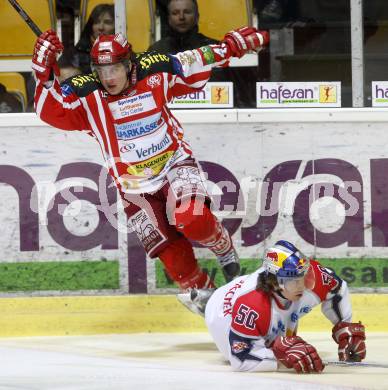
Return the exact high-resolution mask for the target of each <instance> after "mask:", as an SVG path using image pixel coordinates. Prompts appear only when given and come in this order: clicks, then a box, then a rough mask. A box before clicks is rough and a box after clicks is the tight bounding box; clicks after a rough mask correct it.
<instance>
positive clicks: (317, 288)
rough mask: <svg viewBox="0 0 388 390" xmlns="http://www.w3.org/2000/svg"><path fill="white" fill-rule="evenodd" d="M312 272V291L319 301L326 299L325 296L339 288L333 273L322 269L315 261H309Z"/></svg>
mask: <svg viewBox="0 0 388 390" xmlns="http://www.w3.org/2000/svg"><path fill="white" fill-rule="evenodd" d="M310 264H311V267H312V269H313V271H314V277H315V285H314V288H313V291H314V293H315V294H317V295H318V297H319V298H320V300H321V301H324V300H325V299H326V296H327V294H328V293H329V292H330V291H332V290H335V289H336V288H337V287H338V286H339V280H338V277H337V275H336V274H335V273H334V271H332V270H330V269H328V268H325V267H323V266H322V265H321V264H319V263H318V261H316V260H311V261H310Z"/></svg>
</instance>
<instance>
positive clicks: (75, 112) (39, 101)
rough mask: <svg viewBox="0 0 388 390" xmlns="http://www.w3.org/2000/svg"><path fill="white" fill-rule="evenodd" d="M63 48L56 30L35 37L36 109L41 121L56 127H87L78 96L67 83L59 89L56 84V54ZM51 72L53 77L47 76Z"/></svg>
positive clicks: (33, 64)
mask: <svg viewBox="0 0 388 390" xmlns="http://www.w3.org/2000/svg"><path fill="white" fill-rule="evenodd" d="M62 50H63V45H62V43H61V41H60V40H59V38H58V36H57V34H56V33H55V31H52V30H48V31H45V32H44V33H42V34H41V35H40V36H39V37H38V39H37V40H36V43H35V47H34V53H33V57H32V70H33V74H34V77H35V80H36V88H35V96H34V102H35V111H36V113H37V115H38V116H39V117H40V118H41V119H42V120H43V121H44V122H46V123H48V124H49V125H51V126H54V127H57V128H59V129H63V130H90V126H89V124H88V121H87V117H86V112H85V110H84V108H83V107H82V104H81V101H80V99H79V98H78V97H77V96H76V95H75V94H72V93H71V91H70V90H69V86H68V87H66V85H65V86H64V88H63V90H62V88H61V86H60V85H59V81H58V79H57V76H59V68H58V64H57V55H58V54H59V53H60V52H61V51H62ZM52 75H53V76H54V80H53V81H52V80H50V78H51V77H52Z"/></svg>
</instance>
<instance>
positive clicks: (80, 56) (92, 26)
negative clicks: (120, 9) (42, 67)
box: [62, 4, 115, 73]
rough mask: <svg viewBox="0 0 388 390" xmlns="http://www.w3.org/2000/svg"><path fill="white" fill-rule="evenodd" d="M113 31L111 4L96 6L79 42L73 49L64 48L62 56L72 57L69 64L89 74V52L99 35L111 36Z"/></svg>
mask: <svg viewBox="0 0 388 390" xmlns="http://www.w3.org/2000/svg"><path fill="white" fill-rule="evenodd" d="M114 31H115V13H114V5H113V4H99V5H97V6H96V7H95V8H94V9H93V11H92V13H91V14H90V16H89V19H88V21H87V22H86V25H85V27H84V29H83V30H82V33H81V37H80V40H79V41H78V42H77V44H76V45H75V47H71V48H65V51H64V53H63V54H62V56H65V58H66V57H67V58H69V57H70V56H72V57H73V59H72V60H71V64H72V65H73V67H74V68H76V69H77V68H78V69H80V70H81V72H82V73H91V68H90V50H91V48H92V46H93V43H94V41H95V40H96V39H97V37H98V36H100V35H108V34H113V33H114ZM66 62H67V63H69V61H68V60H66Z"/></svg>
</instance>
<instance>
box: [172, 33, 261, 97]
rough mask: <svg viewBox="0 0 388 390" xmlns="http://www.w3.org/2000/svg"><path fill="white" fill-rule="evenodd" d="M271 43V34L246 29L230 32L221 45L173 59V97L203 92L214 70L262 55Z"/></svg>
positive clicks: (185, 53)
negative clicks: (250, 55) (233, 59)
mask: <svg viewBox="0 0 388 390" xmlns="http://www.w3.org/2000/svg"><path fill="white" fill-rule="evenodd" d="M268 42H269V34H268V32H267V31H258V30H257V29H256V28H254V27H242V28H239V29H236V30H232V31H230V32H228V33H227V34H226V35H225V36H224V38H223V39H222V41H221V42H220V43H219V44H212V45H208V46H203V47H200V48H198V49H193V50H187V51H184V52H180V53H177V54H175V55H170V57H171V59H172V66H173V74H171V75H169V86H170V96H168V100H169V99H170V98H171V97H173V96H180V95H183V94H185V93H189V92H191V91H195V90H200V89H202V88H203V87H204V86H205V84H206V83H207V81H208V80H209V78H210V75H211V70H212V68H214V67H224V66H228V64H229V59H230V58H231V57H238V58H240V57H242V56H243V55H244V54H246V53H248V52H249V51H251V50H254V51H259V50H261V49H262V48H263V47H265V46H266V45H267V44H268Z"/></svg>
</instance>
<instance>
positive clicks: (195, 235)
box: [174, 199, 217, 242]
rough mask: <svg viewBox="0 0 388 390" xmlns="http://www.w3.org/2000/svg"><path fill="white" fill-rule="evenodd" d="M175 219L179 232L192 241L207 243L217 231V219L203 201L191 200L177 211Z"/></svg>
mask: <svg viewBox="0 0 388 390" xmlns="http://www.w3.org/2000/svg"><path fill="white" fill-rule="evenodd" d="M174 217H175V223H176V228H177V230H178V231H180V232H181V233H183V234H184V236H185V237H187V238H188V239H190V240H194V241H199V242H201V241H205V240H207V239H208V238H209V237H212V236H213V235H214V233H215V231H216V227H217V219H216V217H215V216H214V215H213V214H212V212H211V211H210V209H209V207H208V206H207V205H205V204H204V203H203V202H202V201H198V200H194V199H191V200H190V202H189V204H188V205H186V206H185V207H181V208H178V209H176V210H175V212H174Z"/></svg>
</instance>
